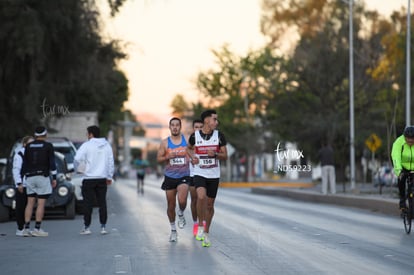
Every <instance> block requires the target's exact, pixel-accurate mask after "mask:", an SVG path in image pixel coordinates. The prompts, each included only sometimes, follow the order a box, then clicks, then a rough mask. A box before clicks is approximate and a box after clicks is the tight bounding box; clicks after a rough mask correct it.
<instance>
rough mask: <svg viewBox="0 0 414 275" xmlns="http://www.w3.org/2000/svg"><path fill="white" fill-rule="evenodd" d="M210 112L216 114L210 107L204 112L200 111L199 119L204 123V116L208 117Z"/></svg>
mask: <svg viewBox="0 0 414 275" xmlns="http://www.w3.org/2000/svg"><path fill="white" fill-rule="evenodd" d="M212 114H217V112H216V110H213V109H210V110H205V111H204V112H202V113H201V120H202V121H203V123H204V119H205V118H206V117H210V116H211V115H212Z"/></svg>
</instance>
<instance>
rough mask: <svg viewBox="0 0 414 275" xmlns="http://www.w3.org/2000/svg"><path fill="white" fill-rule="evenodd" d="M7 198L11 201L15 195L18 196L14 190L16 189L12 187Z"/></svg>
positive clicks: (7, 190) (8, 190) (7, 191)
mask: <svg viewBox="0 0 414 275" xmlns="http://www.w3.org/2000/svg"><path fill="white" fill-rule="evenodd" d="M5 194H6V197H8V198H9V199H11V198H13V197H14V195H16V191H15V190H14V188H12V187H10V188H7V189H6V192H5Z"/></svg>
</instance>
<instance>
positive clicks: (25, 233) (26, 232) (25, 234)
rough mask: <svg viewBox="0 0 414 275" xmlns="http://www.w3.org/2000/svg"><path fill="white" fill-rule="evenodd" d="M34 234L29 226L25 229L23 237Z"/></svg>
mask: <svg viewBox="0 0 414 275" xmlns="http://www.w3.org/2000/svg"><path fill="white" fill-rule="evenodd" d="M30 236H32V231H30V229H29V228H25V229H23V237H30Z"/></svg>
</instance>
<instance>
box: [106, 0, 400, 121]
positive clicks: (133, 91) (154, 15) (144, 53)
mask: <svg viewBox="0 0 414 275" xmlns="http://www.w3.org/2000/svg"><path fill="white" fill-rule="evenodd" d="M101 1H104V2H105V0H101ZM338 1H340V0H338ZM342 1H344V0H342ZM356 1H358V0H356ZM361 1H362V0H361ZM260 3H261V1H260V0H127V1H126V3H125V4H124V6H123V7H122V8H121V10H120V13H119V14H117V16H116V17H115V18H113V19H108V18H106V19H105V21H104V28H105V31H104V33H105V34H106V35H108V36H110V37H112V38H114V39H120V40H122V41H124V43H126V45H127V46H126V48H125V51H126V53H127V54H128V59H127V60H125V61H122V62H121V63H120V64H119V66H120V68H121V70H122V71H124V73H125V74H126V76H127V78H128V79H129V94H130V95H129V100H128V102H126V104H125V108H126V109H129V110H131V111H132V112H133V113H134V114H136V115H139V114H140V113H151V114H154V115H160V116H161V115H162V116H167V115H169V114H170V113H171V108H170V104H171V101H172V99H173V98H174V96H175V95H176V94H182V95H184V97H185V99H186V100H187V101H190V102H194V101H196V100H197V98H198V92H197V89H196V87H195V79H196V77H197V75H198V73H199V72H200V71H206V70H208V69H211V68H214V65H215V64H214V57H213V54H212V53H211V50H212V49H219V48H220V47H222V46H223V45H224V44H228V45H229V47H230V49H231V50H232V51H233V52H235V53H237V54H239V55H243V54H245V53H247V52H248V50H249V49H259V48H260V47H262V46H263V45H264V44H265V41H266V40H265V38H264V37H263V36H262V35H261V33H260V25H259V24H260V17H261V7H260ZM365 3H366V5H367V7H368V8H369V9H371V10H378V11H379V12H380V13H382V14H385V15H388V14H390V13H391V11H393V10H397V9H399V8H400V7H401V6H406V5H407V3H408V2H407V0H392V1H391V0H388V1H385V0H365Z"/></svg>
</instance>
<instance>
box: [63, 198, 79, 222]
mask: <svg viewBox="0 0 414 275" xmlns="http://www.w3.org/2000/svg"><path fill="white" fill-rule="evenodd" d="M75 214H76V213H75V198H72V200H71V201H70V203H69V204H68V205H66V210H65V218H66V219H71V220H73V219H74V218H75Z"/></svg>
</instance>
